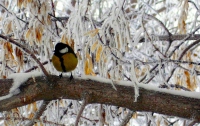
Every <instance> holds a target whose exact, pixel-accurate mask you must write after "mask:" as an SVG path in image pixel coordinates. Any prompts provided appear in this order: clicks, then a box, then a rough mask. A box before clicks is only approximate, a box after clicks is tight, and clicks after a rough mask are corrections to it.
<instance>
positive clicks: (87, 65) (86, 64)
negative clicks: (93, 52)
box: [84, 60, 90, 75]
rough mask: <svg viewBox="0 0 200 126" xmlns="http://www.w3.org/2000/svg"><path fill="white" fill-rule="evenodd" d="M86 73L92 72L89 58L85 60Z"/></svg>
mask: <svg viewBox="0 0 200 126" xmlns="http://www.w3.org/2000/svg"><path fill="white" fill-rule="evenodd" d="M84 68H85V75H89V74H90V69H89V62H88V60H85V67H84Z"/></svg>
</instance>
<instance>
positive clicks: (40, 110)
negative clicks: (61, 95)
mask: <svg viewBox="0 0 200 126" xmlns="http://www.w3.org/2000/svg"><path fill="white" fill-rule="evenodd" d="M49 102H50V101H45V100H44V101H43V102H42V104H41V106H40V108H39V110H38V111H37V112H36V114H35V115H34V117H33V119H32V120H31V121H30V122H29V123H28V124H26V126H32V125H33V124H34V123H35V120H36V119H39V118H40V116H41V115H42V113H43V112H44V111H45V109H46V107H47V105H48V104H49Z"/></svg>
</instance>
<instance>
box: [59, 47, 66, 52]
mask: <svg viewBox="0 0 200 126" xmlns="http://www.w3.org/2000/svg"><path fill="white" fill-rule="evenodd" d="M59 52H60V53H67V52H68V48H67V47H65V48H64V49H61V50H60V51H59Z"/></svg>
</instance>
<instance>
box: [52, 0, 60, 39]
mask: <svg viewBox="0 0 200 126" xmlns="http://www.w3.org/2000/svg"><path fill="white" fill-rule="evenodd" d="M51 7H52V12H53V16H54V17H55V8H54V3H53V0H51ZM55 27H56V33H57V36H59V33H58V26H57V23H56V21H55Z"/></svg>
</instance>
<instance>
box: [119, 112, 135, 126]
mask: <svg viewBox="0 0 200 126" xmlns="http://www.w3.org/2000/svg"><path fill="white" fill-rule="evenodd" d="M133 114H134V112H133V111H131V110H129V112H128V114H127V115H126V117H125V119H124V120H123V121H122V123H121V124H120V125H119V126H126V125H127V123H128V122H129V120H130V119H131V118H132V116H133Z"/></svg>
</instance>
